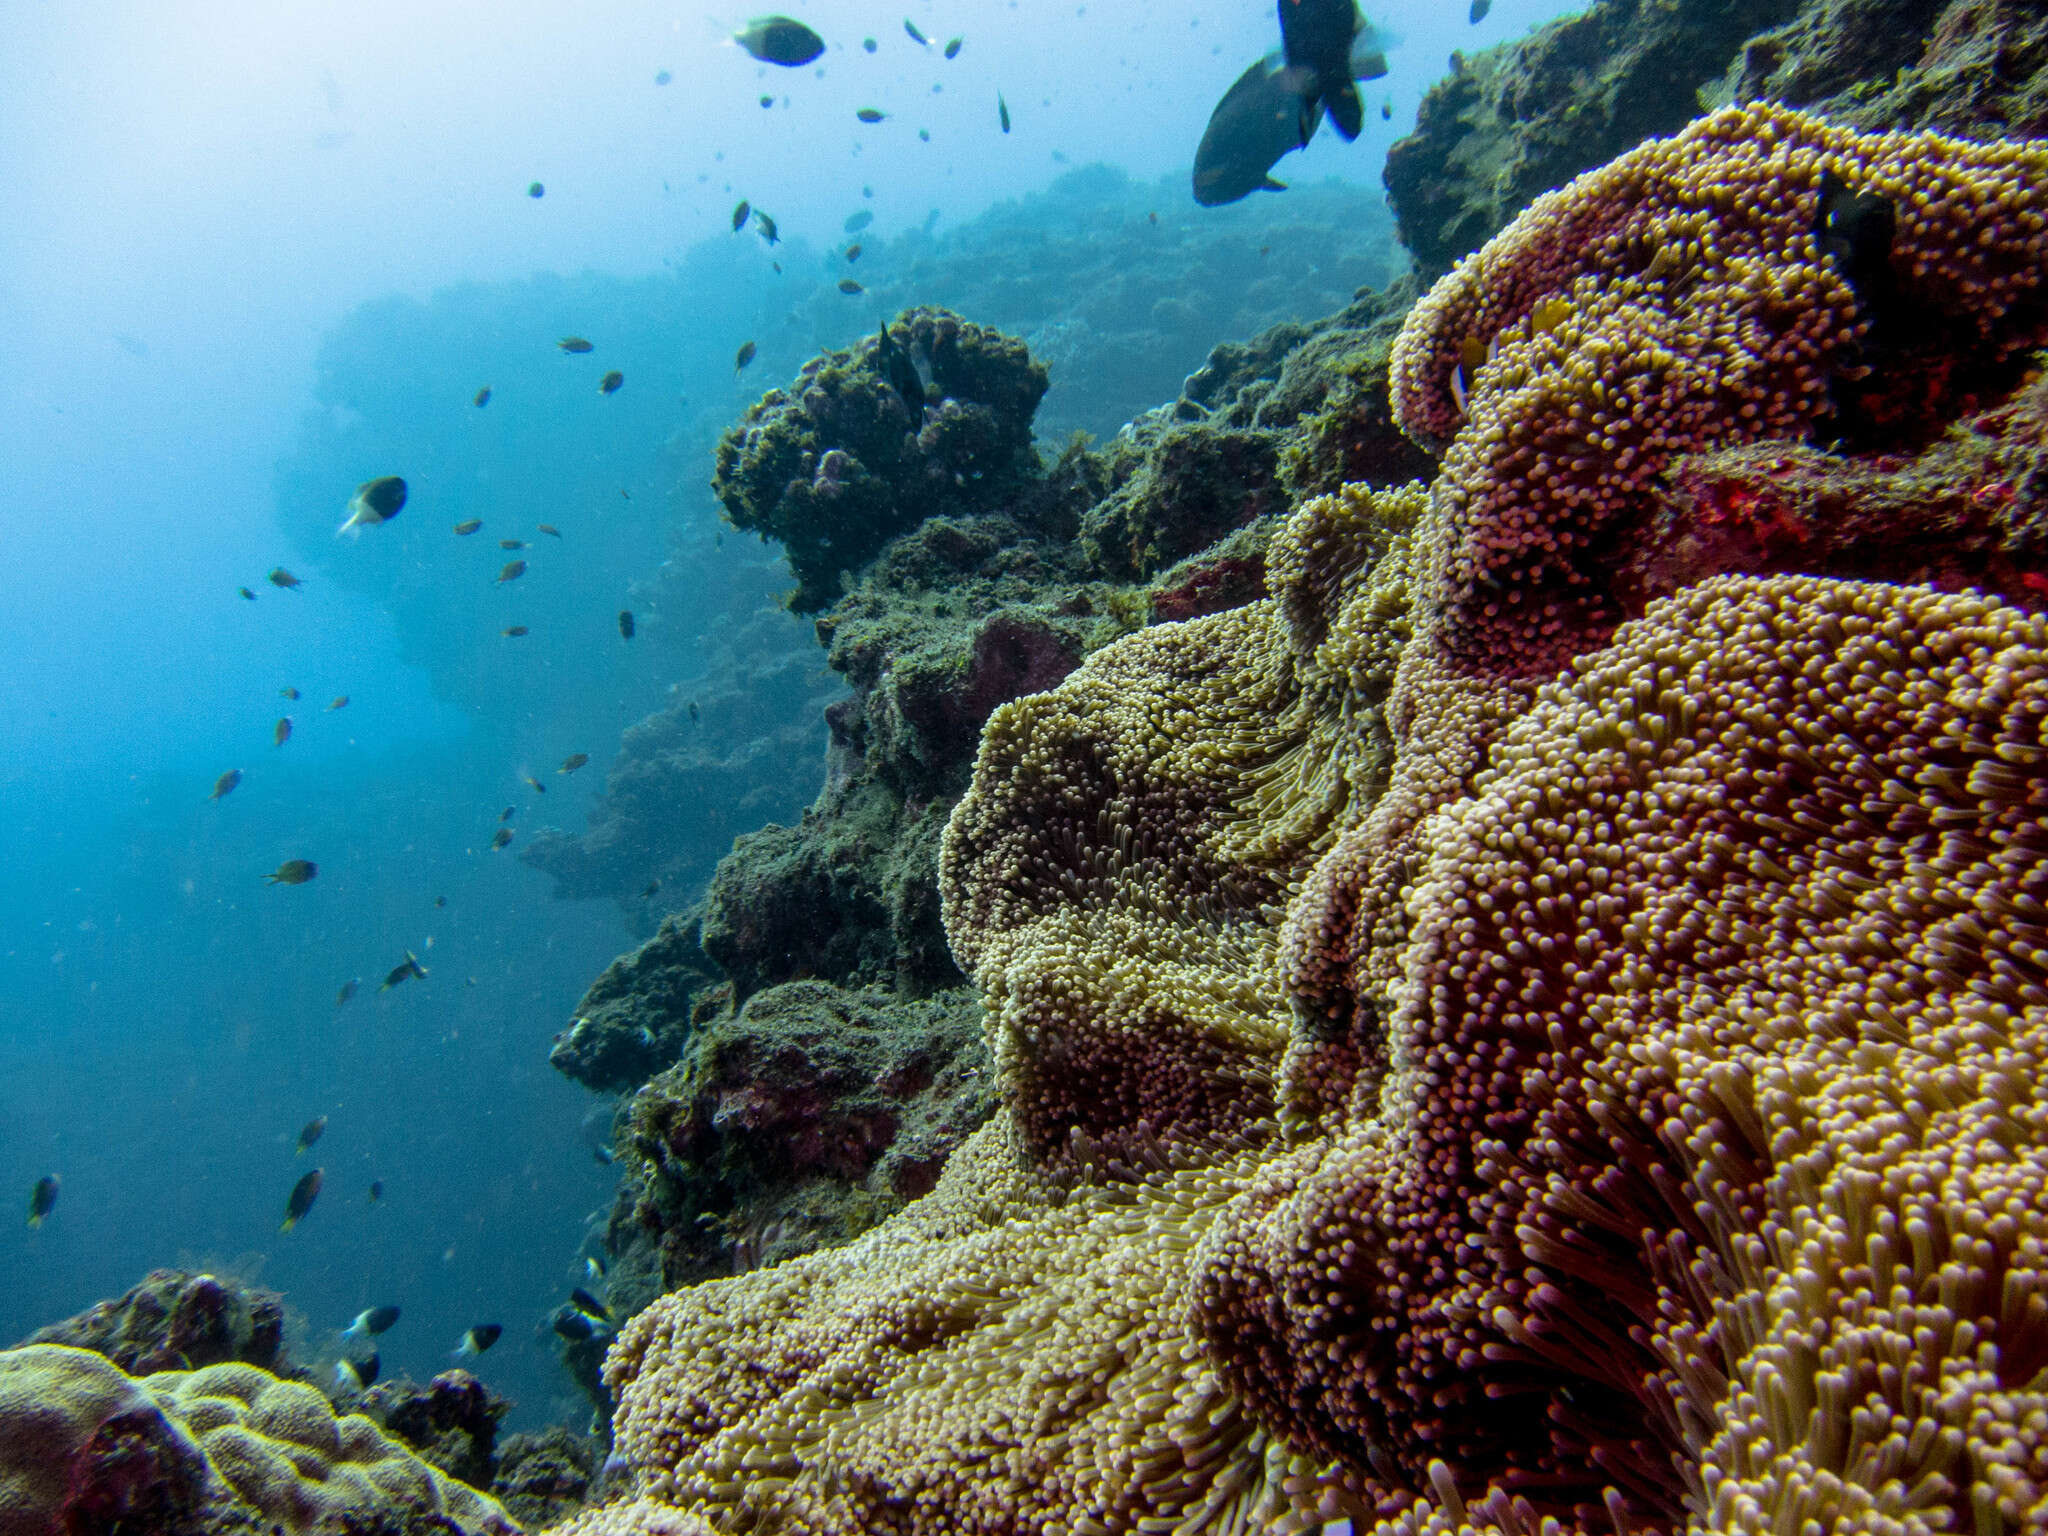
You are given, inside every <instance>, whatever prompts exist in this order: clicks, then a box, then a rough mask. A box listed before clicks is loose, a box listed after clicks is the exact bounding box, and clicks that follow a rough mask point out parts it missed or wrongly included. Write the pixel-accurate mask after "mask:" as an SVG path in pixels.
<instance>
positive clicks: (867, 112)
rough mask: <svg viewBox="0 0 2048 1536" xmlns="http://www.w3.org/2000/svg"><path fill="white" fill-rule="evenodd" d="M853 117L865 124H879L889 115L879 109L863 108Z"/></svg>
mask: <svg viewBox="0 0 2048 1536" xmlns="http://www.w3.org/2000/svg"><path fill="white" fill-rule="evenodd" d="M853 115H854V116H855V117H857V118H859V119H860V120H861V121H862V122H864V123H879V122H880V121H881V120H882V119H883V118H885V117H887V116H888V115H889V114H888V113H886V112H884V111H882V110H881V109H880V108H877V107H862V108H861V109H860V110H859V111H858V112H856V113H854V114H853Z"/></svg>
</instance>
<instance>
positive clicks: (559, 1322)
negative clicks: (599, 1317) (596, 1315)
mask: <svg viewBox="0 0 2048 1536" xmlns="http://www.w3.org/2000/svg"><path fill="white" fill-rule="evenodd" d="M553 1326H554V1330H555V1332H557V1333H559V1334H560V1335H561V1336H562V1337H563V1338H565V1339H568V1340H569V1341H570V1342H571V1343H581V1342H582V1341H583V1340H585V1339H594V1338H596V1337H598V1335H600V1334H602V1333H604V1332H605V1331H606V1329H605V1327H604V1325H603V1324H601V1323H599V1322H596V1321H595V1320H593V1319H592V1318H589V1317H586V1316H585V1315H584V1314H583V1313H581V1312H579V1311H577V1310H576V1309H575V1308H574V1307H571V1306H563V1307H560V1308H557V1309H556V1312H555V1316H554V1321H553Z"/></svg>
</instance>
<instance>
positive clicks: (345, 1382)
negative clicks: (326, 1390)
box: [334, 1353, 384, 1397]
mask: <svg viewBox="0 0 2048 1536" xmlns="http://www.w3.org/2000/svg"><path fill="white" fill-rule="evenodd" d="M383 1369H384V1362H383V1360H382V1359H380V1358H379V1357H378V1356H377V1355H375V1354H374V1353H373V1354H372V1355H371V1356H370V1358H369V1359H367V1360H351V1359H349V1358H348V1357H347V1356H345V1355H344V1356H343V1357H342V1358H341V1359H339V1360H337V1361H335V1362H334V1390H335V1392H336V1393H337V1394H338V1395H340V1396H343V1397H347V1396H349V1395H351V1394H352V1393H357V1392H361V1391H364V1390H365V1389H367V1388H369V1387H371V1386H373V1385H375V1384H376V1380H377V1375H378V1373H379V1372H380V1371H382V1370H383Z"/></svg>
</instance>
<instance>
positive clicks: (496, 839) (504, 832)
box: [491, 827, 512, 853]
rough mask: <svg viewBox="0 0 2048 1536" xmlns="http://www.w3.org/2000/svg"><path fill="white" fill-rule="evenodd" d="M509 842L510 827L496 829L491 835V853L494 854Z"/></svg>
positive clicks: (510, 837)
mask: <svg viewBox="0 0 2048 1536" xmlns="http://www.w3.org/2000/svg"><path fill="white" fill-rule="evenodd" d="M511 841H512V829H511V828H510V827H500V828H498V830H497V831H495V832H493V833H492V834H491V851H492V852H493V853H496V852H497V851H498V850H499V849H500V848H502V847H504V846H505V845H506V844H507V843H509V842H511Z"/></svg>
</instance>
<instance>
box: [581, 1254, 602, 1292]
mask: <svg viewBox="0 0 2048 1536" xmlns="http://www.w3.org/2000/svg"><path fill="white" fill-rule="evenodd" d="M583 1273H585V1274H586V1275H588V1276H590V1278H591V1279H593V1280H595V1281H597V1283H598V1284H600V1285H602V1284H603V1283H604V1259H603V1257H602V1256H601V1255H598V1254H595V1253H586V1254H585V1255H584V1256H583Z"/></svg>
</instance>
